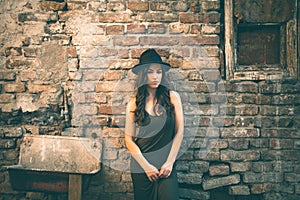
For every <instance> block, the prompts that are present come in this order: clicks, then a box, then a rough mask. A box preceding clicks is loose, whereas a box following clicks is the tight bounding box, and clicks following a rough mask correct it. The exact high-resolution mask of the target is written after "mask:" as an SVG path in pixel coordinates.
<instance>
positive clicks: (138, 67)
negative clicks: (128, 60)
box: [131, 62, 171, 74]
mask: <svg viewBox="0 0 300 200" xmlns="http://www.w3.org/2000/svg"><path fill="white" fill-rule="evenodd" d="M151 64H160V65H161V68H163V69H164V70H165V71H168V70H169V69H170V68H171V65H170V64H169V63H164V62H159V63H156V62H153V63H144V64H137V65H135V66H133V68H132V69H131V70H132V72H133V73H134V74H138V73H139V71H140V70H141V69H142V68H143V67H148V66H149V65H151Z"/></svg>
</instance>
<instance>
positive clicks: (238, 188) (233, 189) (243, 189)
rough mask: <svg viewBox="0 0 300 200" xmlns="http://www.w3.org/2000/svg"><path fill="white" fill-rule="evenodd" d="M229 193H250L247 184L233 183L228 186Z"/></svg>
mask: <svg viewBox="0 0 300 200" xmlns="http://www.w3.org/2000/svg"><path fill="white" fill-rule="evenodd" d="M229 194H231V195H250V189H249V187H248V186H247V185H235V186H230V187H229Z"/></svg>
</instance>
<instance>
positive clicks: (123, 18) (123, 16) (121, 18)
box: [97, 13, 133, 23]
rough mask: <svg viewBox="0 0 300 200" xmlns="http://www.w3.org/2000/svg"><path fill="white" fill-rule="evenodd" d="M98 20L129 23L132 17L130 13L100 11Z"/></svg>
mask: <svg viewBox="0 0 300 200" xmlns="http://www.w3.org/2000/svg"><path fill="white" fill-rule="evenodd" d="M97 21H98V22H103V23H113V22H117V23H130V22H133V19H132V18H131V14H130V13H119V14H116V13H101V14H100V15H99V16H98V20H97Z"/></svg>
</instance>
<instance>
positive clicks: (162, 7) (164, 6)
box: [150, 2, 170, 11]
mask: <svg viewBox="0 0 300 200" xmlns="http://www.w3.org/2000/svg"><path fill="white" fill-rule="evenodd" d="M150 9H151V10H153V11H168V10H170V5H169V4H168V3H167V2H151V3H150Z"/></svg>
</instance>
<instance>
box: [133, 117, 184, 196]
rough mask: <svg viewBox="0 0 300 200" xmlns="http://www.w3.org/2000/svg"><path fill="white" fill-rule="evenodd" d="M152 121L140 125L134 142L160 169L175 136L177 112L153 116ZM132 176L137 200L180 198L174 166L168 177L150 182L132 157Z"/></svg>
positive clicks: (149, 160)
mask: <svg viewBox="0 0 300 200" xmlns="http://www.w3.org/2000/svg"><path fill="white" fill-rule="evenodd" d="M149 117H150V123H149V124H148V125H145V126H137V136H136V137H135V138H134V141H135V143H136V144H137V146H138V147H139V148H140V150H141V152H142V153H143V156H144V157H145V158H146V159H147V160H148V162H149V163H151V164H152V165H154V166H155V167H156V168H157V169H158V170H159V169H160V168H161V167H162V165H163V164H164V163H165V162H166V160H167V157H168V155H169V152H170V149H171V146H172V142H173V139H174V136H175V119H174V115H172V116H169V115H167V114H164V115H161V116H151V115H149ZM130 167H131V177H132V182H133V187H134V198H135V200H177V199H179V195H178V180H177V173H176V169H175V165H174V166H173V170H172V173H171V175H170V176H169V177H168V178H160V179H158V180H157V181H154V182H151V181H150V180H149V179H148V177H147V175H146V174H145V172H144V170H143V169H142V168H141V167H140V165H139V164H138V163H137V162H136V161H135V159H134V158H133V157H132V159H131V164H130Z"/></svg>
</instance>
